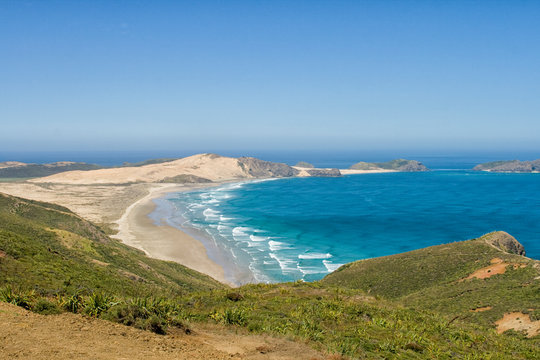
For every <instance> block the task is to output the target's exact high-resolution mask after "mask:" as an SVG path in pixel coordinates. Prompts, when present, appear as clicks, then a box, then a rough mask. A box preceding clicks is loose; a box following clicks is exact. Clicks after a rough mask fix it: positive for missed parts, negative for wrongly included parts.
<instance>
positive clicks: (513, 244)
mask: <svg viewBox="0 0 540 360" xmlns="http://www.w3.org/2000/svg"><path fill="white" fill-rule="evenodd" d="M484 239H485V241H486V242H487V243H488V244H490V245H492V246H495V247H496V248H498V249H501V250H502V251H504V252H507V253H511V254H517V255H522V256H525V248H524V247H523V245H521V244H520V243H519V241H517V240H516V238H514V237H513V236H512V235H510V234H508V233H507V232H504V231H495V232H492V233H489V234H487V235H484Z"/></svg>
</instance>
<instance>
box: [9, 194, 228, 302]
mask: <svg viewBox="0 0 540 360" xmlns="http://www.w3.org/2000/svg"><path fill="white" fill-rule="evenodd" d="M0 251H2V254H5V255H4V256H3V257H1V258H0V271H1V275H0V285H12V286H18V287H21V288H25V289H33V290H35V291H36V292H37V293H38V294H41V295H45V296H56V295H61V294H74V293H82V294H90V293H92V292H95V291H103V292H104V293H108V294H122V295H126V296H146V295H162V296H169V295H174V296H178V295H180V294H185V293H188V292H193V291H200V290H207V289H214V288H222V287H223V285H221V284H220V283H218V282H217V281H215V280H213V279H211V278H210V277H208V276H206V275H203V274H200V273H198V272H196V271H193V270H191V269H188V268H186V267H184V266H181V265H179V264H176V263H173V262H166V261H159V260H155V259H151V258H148V257H147V256H145V255H144V254H143V253H142V252H141V251H138V250H136V249H133V248H131V247H128V246H125V245H123V244H121V243H120V242H118V241H114V240H111V239H110V238H108V237H107V236H106V235H105V233H104V232H103V231H102V230H101V229H100V228H98V227H96V226H95V225H93V224H91V223H90V222H88V221H86V220H84V219H81V218H80V217H78V216H77V215H75V214H73V213H72V212H71V211H69V210H68V209H66V208H64V207H62V206H58V205H53V204H47V203H41V202H37V201H29V200H23V199H19V198H15V197H11V196H6V195H1V194H0Z"/></svg>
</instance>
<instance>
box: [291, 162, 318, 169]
mask: <svg viewBox="0 0 540 360" xmlns="http://www.w3.org/2000/svg"><path fill="white" fill-rule="evenodd" d="M294 166H295V167H301V168H306V169H313V168H315V166H313V164H310V163H308V162H305V161H299V162H298V163H297V164H296V165H294Z"/></svg>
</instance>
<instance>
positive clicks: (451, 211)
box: [163, 170, 540, 282]
mask: <svg viewBox="0 0 540 360" xmlns="http://www.w3.org/2000/svg"><path fill="white" fill-rule="evenodd" d="M166 202H167V203H168V204H169V205H173V206H172V207H170V209H169V216H170V222H171V223H172V224H175V225H176V226H180V227H181V228H183V229H184V230H187V231H188V232H190V233H191V234H194V235H195V236H198V237H199V238H201V237H202V238H204V239H203V241H204V242H205V244H206V245H207V248H209V249H210V251H209V254H210V256H211V257H214V260H216V261H218V262H221V263H222V264H223V261H226V260H224V258H227V257H229V258H230V259H234V262H235V263H236V264H238V265H239V266H240V267H241V268H242V269H244V270H248V269H249V271H251V273H253V275H254V277H255V280H256V281H262V282H276V281H291V280H298V279H303V280H306V281H309V280H315V279H320V278H322V277H323V276H325V275H326V274H328V273H329V272H331V271H333V270H335V269H336V268H337V267H339V266H340V265H342V264H345V263H347V262H351V261H354V260H358V259H366V258H372V257H377V256H383V255H390V254H396V253H401V252H404V251H409V250H413V249H418V248H422V247H426V246H431V245H436V244H442V243H448V242H454V241H460V240H466V239H471V238H475V237H479V236H481V235H483V234H486V233H488V232H491V231H494V230H504V231H507V232H509V233H510V234H512V235H513V236H515V237H516V238H517V239H518V240H519V241H520V242H521V243H522V244H523V245H524V246H525V249H526V251H527V255H528V256H529V257H533V258H537V259H538V258H540V174H493V173H483V172H472V171H464V170H451V171H449V170H436V171H431V172H426V173H384V174H363V175H350V176H344V177H341V178H293V179H279V180H271V181H257V182H243V183H234V184H227V185H224V186H220V187H216V188H211V189H205V190H198V191H193V192H188V193H179V194H174V195H173V196H169V198H168V199H167V200H166ZM163 206H164V205H163ZM224 265H227V264H224Z"/></svg>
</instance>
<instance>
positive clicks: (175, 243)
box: [111, 183, 234, 285]
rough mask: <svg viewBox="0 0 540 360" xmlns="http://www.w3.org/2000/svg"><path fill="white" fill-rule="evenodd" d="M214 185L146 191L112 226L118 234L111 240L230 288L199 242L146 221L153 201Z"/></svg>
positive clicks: (219, 267)
mask: <svg viewBox="0 0 540 360" xmlns="http://www.w3.org/2000/svg"><path fill="white" fill-rule="evenodd" d="M217 185H219V184H218V183H213V184H205V185H202V186H179V185H163V186H160V187H156V188H153V189H151V190H150V193H149V194H148V195H146V196H145V197H144V198H142V199H140V200H137V201H136V202H135V203H133V204H131V205H130V206H129V207H128V208H127V209H126V211H125V212H124V214H123V215H122V217H121V218H120V219H119V220H118V221H117V222H116V223H117V224H118V230H119V231H118V234H116V235H113V236H111V237H113V238H117V239H119V240H121V241H122V242H123V243H125V244H126V245H129V246H132V247H134V248H137V249H139V250H142V251H144V252H145V253H146V254H147V255H148V256H150V257H153V258H157V259H161V260H168V261H174V262H177V263H180V264H182V265H184V266H187V267H189V268H191V269H194V270H197V271H199V272H202V273H204V274H207V275H209V276H211V277H213V278H214V279H216V280H218V281H220V282H222V283H226V284H228V285H234V284H233V283H231V281H229V280H228V279H227V278H226V277H225V271H224V269H223V267H222V266H220V265H218V264H217V263H215V262H214V261H212V260H211V259H210V258H209V257H208V253H207V249H206V248H205V246H204V245H203V243H202V242H200V241H199V240H197V239H195V238H193V237H192V236H190V235H188V234H186V233H185V232H183V231H181V230H180V229H177V228H175V227H172V226H170V225H167V224H166V223H165V220H164V219H160V222H159V224H155V223H154V221H153V220H152V219H151V218H150V217H149V214H151V213H152V212H153V211H154V210H155V208H156V204H155V203H154V201H153V200H154V199H157V198H159V197H163V196H165V195H167V194H168V193H171V192H181V191H189V190H193V189H197V188H202V187H210V186H217Z"/></svg>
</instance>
